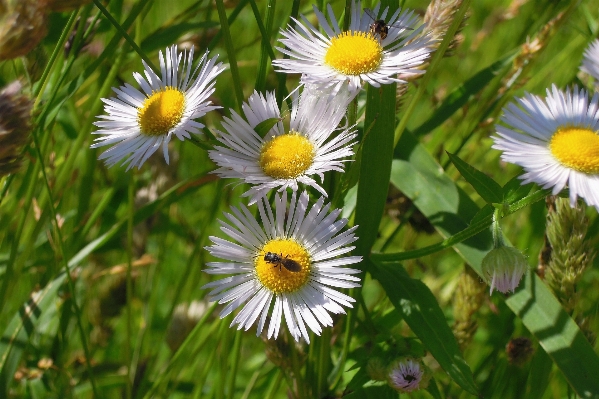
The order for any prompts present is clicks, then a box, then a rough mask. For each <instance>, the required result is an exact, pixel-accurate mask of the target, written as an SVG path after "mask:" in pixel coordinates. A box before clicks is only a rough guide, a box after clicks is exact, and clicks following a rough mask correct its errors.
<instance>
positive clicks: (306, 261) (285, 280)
mask: <svg viewBox="0 0 599 399" xmlns="http://www.w3.org/2000/svg"><path fill="white" fill-rule="evenodd" d="M269 252H270V253H271V254H274V255H276V256H275V258H276V259H280V261H267V260H265V259H264V257H265V255H266V254H267V253H269ZM284 260H285V261H292V262H295V263H296V264H298V265H299V266H301V269H299V270H298V271H290V270H288V269H287V267H285V265H284V264H283V263H282V262H283V261H284ZM255 265H256V276H257V277H258V280H259V281H260V283H262V285H263V286H264V287H266V288H267V289H268V290H270V291H271V292H274V293H275V294H282V293H286V292H295V291H297V290H299V289H300V288H302V287H303V286H304V285H305V284H306V282H307V281H308V278H309V277H310V266H311V265H312V261H311V259H310V254H309V253H308V251H307V250H306V249H305V248H304V247H303V246H301V245H300V244H298V243H297V242H296V241H294V240H292V239H289V238H285V239H275V240H271V241H269V242H267V243H266V244H265V245H264V246H263V247H262V249H261V250H260V252H259V253H258V256H257V257H256V261H255Z"/></svg>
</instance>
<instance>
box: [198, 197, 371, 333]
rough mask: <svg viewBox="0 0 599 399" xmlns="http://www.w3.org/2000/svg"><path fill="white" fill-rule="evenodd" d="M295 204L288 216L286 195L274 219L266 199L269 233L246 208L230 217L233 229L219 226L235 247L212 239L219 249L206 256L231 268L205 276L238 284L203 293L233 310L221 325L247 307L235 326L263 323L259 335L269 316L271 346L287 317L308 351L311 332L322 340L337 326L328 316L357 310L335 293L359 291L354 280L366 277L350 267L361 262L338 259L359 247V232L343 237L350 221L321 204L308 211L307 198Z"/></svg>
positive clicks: (211, 269)
mask: <svg viewBox="0 0 599 399" xmlns="http://www.w3.org/2000/svg"><path fill="white" fill-rule="evenodd" d="M297 197H298V195H297V193H296V192H293V194H292V196H291V202H290V204H289V208H287V192H283V193H282V194H276V196H275V212H274V214H273V210H272V209H271V207H270V205H269V204H268V203H267V202H266V199H265V198H264V199H262V200H261V201H260V202H259V207H258V208H259V212H260V218H261V220H262V226H263V227H261V226H260V225H259V224H258V222H257V220H256V219H255V218H254V216H252V214H251V212H250V211H249V210H248V208H247V207H245V206H243V205H241V209H237V208H231V210H232V212H233V214H229V213H225V217H226V218H227V219H228V221H229V222H230V223H231V224H228V223H227V222H223V221H220V224H221V230H222V231H223V232H224V233H226V234H227V235H228V236H229V237H231V238H232V239H233V240H235V241H236V243H233V242H230V241H227V240H224V239H221V238H218V237H210V239H211V240H212V242H213V243H214V245H212V246H210V247H207V248H206V249H207V250H208V251H210V253H211V254H212V255H213V256H215V257H218V258H222V259H227V262H210V263H208V264H207V266H208V269H207V270H205V271H206V272H207V273H210V274H233V276H231V277H226V278H223V279H220V280H217V281H213V282H211V283H208V284H206V285H205V286H204V287H202V288H213V290H212V291H211V292H210V294H209V298H208V299H210V300H211V301H218V302H219V303H228V305H227V306H226V307H225V308H224V309H223V311H222V312H221V313H220V317H221V318H223V317H225V316H227V315H229V314H230V313H231V312H233V311H234V310H235V309H237V308H238V307H240V306H241V305H244V304H245V305H244V306H243V309H241V311H240V312H239V313H238V314H237V315H236V316H235V318H234V319H233V322H232V323H231V326H233V325H235V324H237V325H238V327H237V328H238V329H239V330H241V329H242V328H243V329H245V330H246V331H247V330H248V329H249V328H250V327H251V326H252V325H253V324H254V322H256V320H258V331H257V334H256V335H259V334H260V333H261V332H262V329H263V328H264V325H265V323H266V321H267V317H268V316H269V313H271V314H270V322H269V325H268V338H271V337H273V336H274V337H275V338H277V336H278V334H279V330H280V327H281V317H282V316H283V315H284V316H285V323H286V324H287V328H288V330H289V331H290V333H291V335H292V336H293V337H294V338H295V340H296V341H299V339H300V337H303V338H304V339H305V340H306V342H308V343H309V342H310V338H309V335H308V330H307V329H306V325H307V326H308V328H309V329H310V330H312V331H313V332H314V333H315V334H317V335H320V333H321V331H322V328H321V325H322V326H324V327H329V326H332V325H333V319H332V318H331V316H330V315H329V312H330V313H335V314H340V313H341V314H344V313H345V310H344V309H343V306H346V307H352V302H354V299H353V298H351V297H349V296H347V295H345V294H342V293H341V292H339V291H337V289H338V288H353V287H359V286H360V284H359V281H360V279H359V278H358V277H355V276H352V275H353V274H358V273H360V271H359V270H357V269H350V268H347V267H345V266H346V265H350V264H355V263H358V262H360V261H361V260H362V257H360V256H346V257H341V258H338V256H340V255H343V254H347V253H348V252H350V251H351V250H352V249H354V247H353V246H348V245H349V244H351V243H352V242H354V241H356V240H357V239H358V238H357V237H355V236H354V231H355V230H356V227H357V226H354V227H352V228H350V229H348V230H346V231H345V232H341V230H342V229H343V227H344V226H345V225H346V224H347V219H340V220H337V217H338V216H339V214H340V213H341V210H340V209H335V210H333V211H332V212H330V213H329V212H328V211H329V208H330V204H327V205H324V206H323V203H324V198H323V197H321V198H320V199H319V200H318V201H317V202H316V203H315V204H314V205H313V206H312V208H310V209H308V194H307V193H306V192H305V191H304V192H303V193H302V194H301V195H300V196H299V198H297ZM271 306H272V312H271Z"/></svg>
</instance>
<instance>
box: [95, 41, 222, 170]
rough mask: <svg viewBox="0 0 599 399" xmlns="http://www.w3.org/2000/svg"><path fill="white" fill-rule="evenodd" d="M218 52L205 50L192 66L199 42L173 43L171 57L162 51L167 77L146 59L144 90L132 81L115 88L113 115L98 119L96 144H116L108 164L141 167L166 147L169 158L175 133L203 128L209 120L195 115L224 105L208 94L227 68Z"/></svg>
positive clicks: (108, 105)
mask: <svg viewBox="0 0 599 399" xmlns="http://www.w3.org/2000/svg"><path fill="white" fill-rule="evenodd" d="M216 58H217V57H213V58H211V59H208V53H205V54H204V55H203V56H202V58H201V60H200V62H199V64H198V66H197V67H196V68H195V69H193V70H192V67H191V64H192V61H193V48H192V49H191V50H190V51H189V53H187V52H185V51H184V52H182V53H177V46H171V47H169V48H167V49H166V57H165V56H164V55H163V53H162V51H160V69H161V72H162V76H161V77H159V76H158V75H156V74H155V73H154V71H153V70H152V69H151V68H150V67H149V66H148V65H147V64H146V63H145V62H144V63H143V64H144V74H145V78H144V77H143V76H142V75H141V74H139V73H137V72H136V73H134V74H133V77H134V78H135V80H136V81H137V83H138V84H139V85H140V86H141V90H142V91H143V92H142V91H139V90H138V89H136V88H134V87H133V86H131V85H129V84H125V85H124V86H121V87H120V88H118V89H117V88H113V90H114V91H115V93H116V95H117V96H116V97H112V98H110V99H105V98H103V99H102V101H103V102H104V104H105V105H104V111H105V112H106V113H107V114H108V115H100V116H98V118H99V119H100V120H99V121H97V122H95V123H94V125H96V126H97V127H99V128H100V129H99V130H97V131H95V132H94V133H93V134H98V135H101V137H99V138H97V139H95V140H94V144H92V146H91V148H97V147H103V146H108V145H110V146H112V147H110V148H109V149H108V150H106V151H104V152H103V153H102V154H101V155H100V157H99V159H104V160H105V162H106V164H107V165H108V166H112V165H114V164H116V163H118V162H120V161H123V165H127V164H128V166H127V170H129V169H131V168H132V167H134V166H137V167H138V168H139V167H141V165H143V163H144V162H145V161H146V160H147V159H148V158H149V157H150V155H152V154H153V153H154V152H156V150H158V148H160V147H162V151H163V154H164V159H165V161H166V163H167V164H168V163H169V155H168V143H169V141H170V140H171V137H172V136H173V135H175V136H176V137H177V138H178V139H179V140H181V141H183V140H184V139H186V138H187V139H188V138H190V134H200V129H201V128H203V127H204V125H203V124H201V123H199V122H197V121H195V119H197V118H200V117H202V116H204V115H205V114H206V113H207V112H209V111H212V110H214V109H217V108H221V107H218V106H214V105H211V104H212V102H211V101H210V100H208V98H209V97H210V95H211V94H212V93H213V92H214V84H215V79H216V77H217V76H218V74H220V73H221V72H222V71H224V69H225V67H224V66H223V64H222V63H220V62H219V63H217V62H216ZM181 61H183V63H182V64H181ZM180 66H181V70H179V67H180Z"/></svg>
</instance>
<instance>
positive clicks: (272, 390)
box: [264, 369, 283, 399]
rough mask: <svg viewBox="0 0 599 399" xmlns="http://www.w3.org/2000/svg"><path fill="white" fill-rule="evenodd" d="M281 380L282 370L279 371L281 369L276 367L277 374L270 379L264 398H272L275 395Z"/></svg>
mask: <svg viewBox="0 0 599 399" xmlns="http://www.w3.org/2000/svg"><path fill="white" fill-rule="evenodd" d="M281 381H283V372H282V371H281V369H277V374H276V375H275V377H274V378H273V379H272V380H271V382H270V385H269V386H268V390H267V391H266V394H265V395H264V399H272V398H274V397H275V395H276V394H277V391H278V390H279V386H280V385H281Z"/></svg>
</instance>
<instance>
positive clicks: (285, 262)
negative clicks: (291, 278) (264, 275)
mask: <svg viewBox="0 0 599 399" xmlns="http://www.w3.org/2000/svg"><path fill="white" fill-rule="evenodd" d="M288 256H289V255H287V256H285V257H284V258H283V254H275V253H274V252H267V253H266V254H265V255H264V261H266V262H268V263H272V264H274V265H275V266H279V270H281V267H284V268H285V269H287V270H289V271H290V272H293V273H297V272H299V271H300V270H302V265H300V264H299V263H297V262H296V261H294V260H293V259H289V258H288Z"/></svg>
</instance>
